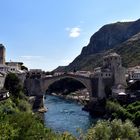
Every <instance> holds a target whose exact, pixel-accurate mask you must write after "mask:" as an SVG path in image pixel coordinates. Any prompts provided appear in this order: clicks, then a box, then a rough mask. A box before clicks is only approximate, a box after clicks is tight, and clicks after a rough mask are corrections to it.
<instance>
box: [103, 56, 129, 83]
mask: <svg viewBox="0 0 140 140" xmlns="http://www.w3.org/2000/svg"><path fill="white" fill-rule="evenodd" d="M103 67H104V68H108V69H110V70H111V72H112V73H113V78H114V85H118V84H122V85H126V78H125V68H124V67H122V61H121V57H120V55H118V54H116V53H111V54H109V55H107V56H105V57H104V61H103Z"/></svg>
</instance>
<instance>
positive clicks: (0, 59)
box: [0, 44, 5, 64]
mask: <svg viewBox="0 0 140 140" xmlns="http://www.w3.org/2000/svg"><path fill="white" fill-rule="evenodd" d="M0 64H5V47H4V46H3V44H0Z"/></svg>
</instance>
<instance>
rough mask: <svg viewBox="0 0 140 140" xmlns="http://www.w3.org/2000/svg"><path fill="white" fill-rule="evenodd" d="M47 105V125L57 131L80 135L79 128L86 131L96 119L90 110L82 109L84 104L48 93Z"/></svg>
mask: <svg viewBox="0 0 140 140" xmlns="http://www.w3.org/2000/svg"><path fill="white" fill-rule="evenodd" d="M45 106H46V107H47V108H48V111H47V112H46V113H45V115H44V117H45V125H46V126H47V127H49V128H51V129H52V130H54V131H55V132H64V131H67V132H70V133H71V134H73V135H75V136H78V133H77V129H78V128H80V129H81V130H82V131H83V132H86V130H87V129H88V128H89V127H90V126H91V125H92V123H93V122H94V121H95V120H94V119H92V118H91V117H90V115H89V114H88V112H85V111H82V107H83V106H82V105H80V104H78V103H77V102H74V101H70V100H64V99H62V98H60V97H56V96H51V95H47V96H46V99H45Z"/></svg>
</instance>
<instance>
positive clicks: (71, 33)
mask: <svg viewBox="0 0 140 140" xmlns="http://www.w3.org/2000/svg"><path fill="white" fill-rule="evenodd" d="M66 31H68V32H69V37H72V38H76V37H79V36H80V34H81V29H80V28H79V27H74V28H69V27H67V28H66Z"/></svg>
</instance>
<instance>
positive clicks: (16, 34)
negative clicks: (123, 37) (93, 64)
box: [0, 0, 140, 71]
mask: <svg viewBox="0 0 140 140" xmlns="http://www.w3.org/2000/svg"><path fill="white" fill-rule="evenodd" d="M0 6H1V8H0V43H2V44H3V45H5V47H6V60H7V61H9V60H12V61H22V62H24V64H25V65H26V66H27V67H29V68H41V69H43V70H46V71H49V70H53V69H55V68H56V67H57V66H59V65H67V64H69V63H70V62H71V61H72V60H73V59H74V58H75V57H76V56H77V55H79V54H80V52H81V49H82V48H83V46H86V45H87V44H88V42H89V39H90V37H91V35H92V34H93V33H95V32H96V31H97V30H98V29H99V28H100V27H101V26H103V25H104V24H107V23H112V22H117V21H131V20H137V19H139V18H140V0H0Z"/></svg>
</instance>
